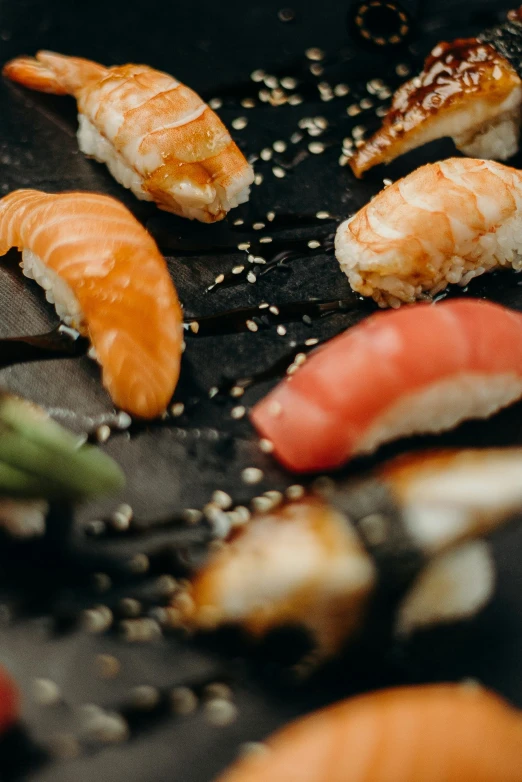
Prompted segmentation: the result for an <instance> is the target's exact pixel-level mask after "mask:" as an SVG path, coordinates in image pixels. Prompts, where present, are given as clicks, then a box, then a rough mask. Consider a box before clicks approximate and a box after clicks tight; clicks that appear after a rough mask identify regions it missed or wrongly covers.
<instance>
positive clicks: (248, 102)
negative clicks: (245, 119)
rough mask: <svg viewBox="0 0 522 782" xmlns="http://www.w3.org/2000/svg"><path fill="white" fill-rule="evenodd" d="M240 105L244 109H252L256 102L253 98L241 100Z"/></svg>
mask: <svg viewBox="0 0 522 782" xmlns="http://www.w3.org/2000/svg"><path fill="white" fill-rule="evenodd" d="M241 105H242V106H243V108H244V109H253V108H254V107H255V105H256V102H255V100H254V99H253V98H243V100H242V101H241Z"/></svg>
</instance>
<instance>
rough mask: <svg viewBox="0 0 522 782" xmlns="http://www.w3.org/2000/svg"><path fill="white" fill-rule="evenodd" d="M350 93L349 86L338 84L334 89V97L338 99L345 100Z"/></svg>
mask: <svg viewBox="0 0 522 782" xmlns="http://www.w3.org/2000/svg"><path fill="white" fill-rule="evenodd" d="M349 92H350V88H349V86H348V85H347V84H336V85H335V87H334V95H335V96H336V97H337V98H344V97H345V95H348V93H349Z"/></svg>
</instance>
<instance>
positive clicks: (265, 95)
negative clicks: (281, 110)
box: [257, 89, 270, 103]
mask: <svg viewBox="0 0 522 782" xmlns="http://www.w3.org/2000/svg"><path fill="white" fill-rule="evenodd" d="M257 95H258V98H259V100H260V101H261V102H262V103H269V101H270V91H269V90H265V89H262V90H259V92H258V93H257Z"/></svg>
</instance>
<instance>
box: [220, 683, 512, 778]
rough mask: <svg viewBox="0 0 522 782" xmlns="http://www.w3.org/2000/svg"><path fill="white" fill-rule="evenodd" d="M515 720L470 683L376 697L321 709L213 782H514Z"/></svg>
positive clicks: (498, 702) (500, 702)
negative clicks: (216, 781) (263, 750)
mask: <svg viewBox="0 0 522 782" xmlns="http://www.w3.org/2000/svg"><path fill="white" fill-rule="evenodd" d="M521 757H522V714H521V713H520V712H519V711H518V710H516V709H514V708H513V707H512V706H511V705H510V704H508V703H506V701H504V700H503V699H501V698H499V697H498V695H496V694H494V693H492V692H489V691H488V690H486V689H483V688H482V687H481V686H479V685H476V684H474V683H463V684H438V685H424V686H420V687H401V688H396V689H389V690H383V691H381V692H374V693H370V694H366V695H360V696H358V697H356V698H351V699H350V700H347V701H343V702H341V703H337V704H335V705H334V706H329V707H328V708H325V709H321V710H320V711H318V712H315V713H314V714H311V715H309V716H307V717H304V718H303V719H300V720H298V721H297V722H294V723H293V724H291V725H289V726H287V727H285V728H283V729H282V730H281V731H279V732H278V733H276V735H275V736H273V737H271V738H269V739H268V742H267V745H266V751H265V752H259V753H255V754H252V755H250V756H247V757H245V758H242V759H241V760H239V761H238V762H237V763H236V764H235V765H234V766H232V768H231V769H230V770H229V771H227V772H225V774H223V775H222V776H220V777H219V780H218V782H268V780H270V782H399V780H400V782H520V780H521V779H522V770H521V762H520V760H521Z"/></svg>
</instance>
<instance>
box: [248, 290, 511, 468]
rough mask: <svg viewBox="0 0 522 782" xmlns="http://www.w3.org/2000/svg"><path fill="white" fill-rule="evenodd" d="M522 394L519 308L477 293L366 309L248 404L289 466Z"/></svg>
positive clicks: (434, 428)
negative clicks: (372, 311)
mask: <svg viewBox="0 0 522 782" xmlns="http://www.w3.org/2000/svg"><path fill="white" fill-rule="evenodd" d="M520 397H522V315H520V314H519V313H517V312H513V311H511V310H508V309H506V308H504V307H501V306H499V305H497V304H492V303H490V302H485V301H482V300H479V299H455V300H453V301H446V302H442V303H440V304H436V305H434V306H433V305H429V304H419V305H417V306H416V307H406V308H402V309H400V310H392V311H388V312H380V313H376V314H374V315H371V316H370V317H369V318H367V319H366V320H364V321H363V322H362V323H359V324H358V325H356V326H354V327H353V328H351V329H349V330H348V331H346V332H345V333H344V334H341V335H339V336H338V337H335V338H334V339H332V340H331V341H330V342H328V343H327V344H326V345H324V346H321V347H320V348H318V349H317V350H316V351H315V352H314V353H313V354H312V355H311V356H310V357H309V358H308V360H307V361H306V363H305V364H304V365H303V366H301V367H300V368H299V369H298V371H297V372H296V373H295V374H293V375H291V376H290V377H289V378H287V379H285V380H284V381H283V382H282V383H280V384H279V385H278V386H276V388H275V389H274V390H273V391H272V392H270V393H269V394H268V396H267V397H265V398H264V399H262V400H261V401H260V402H258V404H257V405H256V406H255V407H254V409H253V411H252V414H251V419H252V421H253V423H254V426H255V427H256V429H257V430H258V432H259V433H260V435H261V437H263V438H266V439H268V440H269V441H270V442H271V443H272V444H273V453H274V456H275V457H276V458H277V459H278V460H279V461H280V462H281V463H282V464H283V465H284V466H285V467H287V468H289V469H290V470H294V471H315V470H324V469H329V468H334V467H339V466H340V465H341V464H343V463H344V462H346V461H347V460H348V459H351V458H353V457H354V456H356V455H357V454H367V453H372V452H373V451H375V450H376V449H377V448H378V447H379V446H380V445H381V444H382V443H386V442H389V441H390V440H395V439H398V438H400V437H407V436H410V435H414V434H421V433H428V432H442V431H444V430H446V429H451V428H453V427H454V426H456V425H457V424H459V423H460V422H461V421H464V420H466V419H472V418H488V417H489V416H491V415H493V413H495V412H497V411H498V410H500V409H501V408H503V407H505V406H507V405H509V404H511V403H512V402H514V401H516V400H517V399H520Z"/></svg>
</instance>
